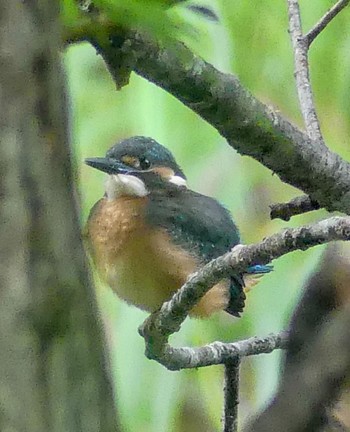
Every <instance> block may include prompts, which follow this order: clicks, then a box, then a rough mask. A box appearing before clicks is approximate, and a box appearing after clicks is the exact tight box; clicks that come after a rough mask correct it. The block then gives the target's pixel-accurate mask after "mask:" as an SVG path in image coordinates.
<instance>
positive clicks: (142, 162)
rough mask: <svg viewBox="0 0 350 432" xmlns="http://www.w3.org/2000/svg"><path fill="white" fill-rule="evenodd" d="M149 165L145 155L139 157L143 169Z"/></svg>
mask: <svg viewBox="0 0 350 432" xmlns="http://www.w3.org/2000/svg"><path fill="white" fill-rule="evenodd" d="M150 166H151V162H150V161H149V160H148V159H147V158H145V157H141V158H140V168H141V169H143V170H146V169H148V168H149V167H150Z"/></svg>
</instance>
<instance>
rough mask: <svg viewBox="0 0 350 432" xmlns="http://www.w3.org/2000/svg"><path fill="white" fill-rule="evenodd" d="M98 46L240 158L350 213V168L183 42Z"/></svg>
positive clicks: (133, 37)
mask: <svg viewBox="0 0 350 432" xmlns="http://www.w3.org/2000/svg"><path fill="white" fill-rule="evenodd" d="M94 44H95V46H97V49H98V50H99V52H100V54H101V55H102V57H103V58H104V60H105V62H106V64H107V65H108V68H109V70H110V72H111V74H112V75H113V76H115V75H116V74H118V70H119V69H120V58H121V56H126V55H128V61H130V58H132V62H133V66H132V67H133V69H134V71H135V72H137V73H138V74H139V75H141V76H143V77H145V78H146V79H148V80H149V81H151V82H153V83H155V84H157V85H158V86H160V87H162V88H163V89H165V90H166V91H168V92H169V93H171V94H173V95H174V96H175V97H176V98H177V99H179V100H180V101H181V102H183V103H184V104H185V105H186V106H188V107H189V108H190V109H192V110H193V111H194V112H196V113H197V114H198V115H200V116H201V117H202V118H203V119H205V120H207V121H208V122H209V123H210V124H211V125H213V126H214V127H215V128H216V129H217V130H218V131H219V133H221V135H222V136H224V137H225V138H226V139H227V141H228V142H229V144H230V145H231V146H232V147H233V148H235V149H236V150H237V151H238V152H239V153H241V154H243V155H249V156H252V157H253V158H255V159H256V160H258V161H259V162H261V163H262V164H264V165H265V166H266V167H268V168H270V169H271V170H272V171H273V172H274V173H276V174H278V175H279V177H280V178H281V180H282V181H285V182H287V183H289V184H291V185H293V186H295V187H298V188H300V189H302V190H303V191H304V192H305V193H306V194H307V195H309V196H310V197H311V198H312V199H313V200H315V201H317V202H319V204H320V206H321V207H325V208H327V209H328V210H329V211H333V210H339V211H343V212H345V213H347V212H349V213H350V164H348V163H347V162H345V161H344V160H343V159H342V158H341V157H340V156H339V155H336V154H334V153H332V152H331V151H330V150H329V149H328V148H327V147H326V146H325V145H324V143H323V142H322V141H321V140H319V141H312V140H310V139H309V138H308V137H307V136H306V135H305V134H304V133H303V132H301V131H300V130H299V129H297V128H296V127H295V126H293V125H292V124H291V123H289V122H288V121H287V120H286V119H284V118H283V117H281V116H280V115H279V114H278V113H277V112H274V111H273V110H271V109H270V108H268V107H267V106H265V105H263V104H262V103H261V102H260V101H259V100H257V99H255V98H254V97H253V96H252V95H251V94H250V93H249V92H248V91H247V90H245V89H244V88H243V87H242V86H241V84H240V82H239V81H238V79H237V78H236V77H235V76H233V75H230V74H224V73H221V72H219V71H218V70H217V69H215V68H214V67H213V66H212V65H210V64H208V63H206V62H205V61H204V60H202V59H201V58H199V57H196V56H194V55H193V54H192V52H191V51H190V50H189V49H188V48H186V47H185V46H184V45H183V44H180V43H177V44H174V45H173V46H171V47H169V48H162V47H160V46H159V45H157V44H156V43H155V42H153V41H151V40H150V39H147V38H146V37H145V36H142V35H140V34H135V33H133V34H130V35H129V36H128V37H127V38H126V39H125V40H124V42H123V43H122V44H121V46H120V47H119V49H117V48H115V47H113V46H111V45H107V44H105V45H103V46H100V45H98V44H97V43H96V42H95V43H94Z"/></svg>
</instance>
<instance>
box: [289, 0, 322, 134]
mask: <svg viewBox="0 0 350 432" xmlns="http://www.w3.org/2000/svg"><path fill="white" fill-rule="evenodd" d="M287 3H288V17H289V33H290V36H291V40H292V45H293V50H294V76H295V80H296V84H297V90H298V97H299V102H300V108H301V112H302V115H303V118H304V123H305V128H306V131H307V134H308V135H309V137H310V138H311V139H312V140H319V141H322V140H323V139H322V134H321V129H320V124H319V121H318V118H317V114H316V110H315V104H314V100H313V95H312V89H311V83H310V74H309V62H308V49H309V44H308V42H307V39H306V38H305V37H304V36H303V33H302V28H301V18H300V9H299V0H287Z"/></svg>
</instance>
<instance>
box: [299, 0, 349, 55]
mask: <svg viewBox="0 0 350 432" xmlns="http://www.w3.org/2000/svg"><path fill="white" fill-rule="evenodd" d="M349 2H350V0H339V1H338V2H337V3H336V4H335V5H334V6H332V7H331V8H330V9H329V10H328V11H327V12H326V13H325V14H324V15H323V17H322V18H321V19H320V20H319V21H318V23H317V24H315V26H314V27H313V28H312V29H311V30H310V31H309V32H308V33H307V34H306V35H305V39H306V42H307V45H308V47H309V46H310V45H311V44H312V42H313V41H314V40H315V39H316V37H317V36H318V35H319V34H320V33H321V31H322V30H324V29H325V28H326V27H327V25H328V24H329V23H330V22H331V21H332V19H333V18H335V17H336V16H337V15H338V13H339V12H341V11H342V10H343V9H344V8H345V6H347V5H348V4H349Z"/></svg>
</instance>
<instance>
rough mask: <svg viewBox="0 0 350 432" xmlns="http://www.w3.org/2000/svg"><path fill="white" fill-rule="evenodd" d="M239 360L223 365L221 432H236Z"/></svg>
mask: <svg viewBox="0 0 350 432" xmlns="http://www.w3.org/2000/svg"><path fill="white" fill-rule="evenodd" d="M239 366H240V359H236V360H233V361H229V362H227V363H226V364H225V384H224V401H225V406H224V418H223V432H237V430H238V404H239Z"/></svg>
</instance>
